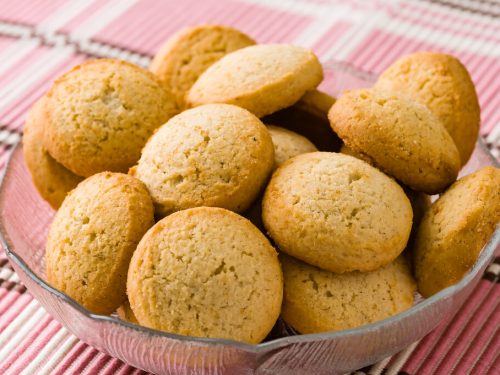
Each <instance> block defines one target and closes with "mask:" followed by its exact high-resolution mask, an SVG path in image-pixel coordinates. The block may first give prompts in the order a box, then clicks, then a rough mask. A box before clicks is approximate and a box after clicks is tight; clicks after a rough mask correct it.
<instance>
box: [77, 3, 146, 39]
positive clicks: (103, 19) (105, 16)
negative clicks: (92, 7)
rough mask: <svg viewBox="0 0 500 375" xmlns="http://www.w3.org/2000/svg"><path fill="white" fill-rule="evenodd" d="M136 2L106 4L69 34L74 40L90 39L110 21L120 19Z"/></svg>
mask: <svg viewBox="0 0 500 375" xmlns="http://www.w3.org/2000/svg"><path fill="white" fill-rule="evenodd" d="M136 2H137V0H114V1H110V2H109V3H107V4H106V5H105V6H104V7H102V8H101V9H100V10H99V11H98V12H97V13H96V14H94V15H93V16H92V17H90V18H89V19H88V20H87V21H85V22H83V23H82V24H81V25H80V26H78V27H77V28H76V29H75V30H73V31H72V32H71V38H72V39H74V40H86V39H90V38H91V37H92V36H93V35H95V34H97V33H98V32H99V31H101V30H103V29H104V28H105V27H106V26H107V25H108V24H109V23H110V22H111V21H113V20H115V19H117V18H118V17H120V16H121V15H122V14H123V13H124V12H126V11H127V10H128V9H129V8H130V7H131V6H132V5H133V4H135V3H136Z"/></svg>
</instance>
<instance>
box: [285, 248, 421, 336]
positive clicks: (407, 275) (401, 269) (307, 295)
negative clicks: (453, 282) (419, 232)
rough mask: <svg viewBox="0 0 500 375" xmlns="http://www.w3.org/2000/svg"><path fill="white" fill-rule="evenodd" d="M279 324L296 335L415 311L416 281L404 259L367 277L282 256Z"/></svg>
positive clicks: (358, 324) (363, 323) (354, 325)
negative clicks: (282, 283) (281, 293)
mask: <svg viewBox="0 0 500 375" xmlns="http://www.w3.org/2000/svg"><path fill="white" fill-rule="evenodd" d="M280 260H281V263H282V267H283V277H284V284H285V289H284V294H283V307H282V311H281V316H282V318H283V319H284V320H285V321H286V322H287V323H288V324H290V325H291V326H292V327H293V328H294V329H296V330H297V331H299V332H300V333H303V334H306V333H318V332H325V331H338V330H342V329H349V328H356V327H360V326H363V325H366V324H370V323H373V322H376V321H379V320H383V319H386V318H389V317H391V316H393V315H396V314H398V313H400V312H402V311H404V310H406V309H408V308H410V307H411V306H412V305H413V297H414V293H415V289H416V287H415V281H414V280H413V278H412V276H411V272H410V267H409V266H408V264H407V262H406V260H405V259H404V257H402V256H400V257H398V258H397V259H396V260H395V261H393V262H391V263H389V264H387V265H385V266H383V267H381V268H379V269H377V270H374V271H371V272H357V271H354V272H349V273H344V274H336V273H333V272H328V271H324V270H321V269H319V268H316V267H314V266H311V265H308V264H306V263H303V262H301V261H299V260H297V259H294V258H292V257H289V256H286V255H283V256H281V255H280Z"/></svg>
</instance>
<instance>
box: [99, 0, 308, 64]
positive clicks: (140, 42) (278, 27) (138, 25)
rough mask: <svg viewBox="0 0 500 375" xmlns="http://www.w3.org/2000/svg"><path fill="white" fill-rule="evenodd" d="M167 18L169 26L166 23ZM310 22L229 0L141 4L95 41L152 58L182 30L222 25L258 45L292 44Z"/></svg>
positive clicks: (148, 1) (148, 0) (149, 0)
mask: <svg viewBox="0 0 500 375" xmlns="http://www.w3.org/2000/svg"><path fill="white" fill-rule="evenodd" d="M187 9H189V11H187ZM166 18H169V19H170V22H168V23H165V19H166ZM309 22H310V18H309V17H304V16H298V15H294V14H291V13H287V12H280V11H276V10H271V9H269V8H264V7H262V6H259V5H253V4H246V3H240V2H237V1H231V0H220V1H215V0H209V1H203V2H200V1H198V0H185V1H184V2H183V3H182V7H180V6H179V3H178V2H177V1H175V0H168V1H161V2H158V1H154V0H140V1H139V2H138V3H137V4H135V5H133V6H132V7H131V8H130V9H128V10H127V11H126V12H125V14H123V15H122V16H121V17H120V18H119V19H118V20H116V21H114V22H113V23H111V24H110V25H109V27H107V28H106V29H105V30H103V31H102V32H100V33H98V35H96V39H97V40H99V41H104V42H107V43H111V44H115V45H118V46H127V47H128V48H130V49H132V50H136V51H140V52H142V53H149V54H152V53H154V52H156V49H157V48H158V47H159V45H160V44H161V43H163V41H164V40H165V39H167V38H168V37H169V36H170V35H171V34H172V33H173V32H175V31H177V30H179V29H180V28H182V27H185V26H192V25H196V24H200V23H222V24H225V25H229V26H237V27H238V28H239V29H240V30H242V31H244V32H247V33H248V34H249V35H251V36H252V37H255V38H256V39H258V40H259V41H260V42H268V41H274V42H280V41H291V40H293V39H294V38H295V37H296V36H297V35H298V34H299V33H300V32H301V31H302V30H304V28H305V27H306V26H307V25H308V24H309ZM152 25H157V26H156V27H155V26H152ZM160 26H163V27H160ZM150 39H153V40H154V43H152V42H149V41H150Z"/></svg>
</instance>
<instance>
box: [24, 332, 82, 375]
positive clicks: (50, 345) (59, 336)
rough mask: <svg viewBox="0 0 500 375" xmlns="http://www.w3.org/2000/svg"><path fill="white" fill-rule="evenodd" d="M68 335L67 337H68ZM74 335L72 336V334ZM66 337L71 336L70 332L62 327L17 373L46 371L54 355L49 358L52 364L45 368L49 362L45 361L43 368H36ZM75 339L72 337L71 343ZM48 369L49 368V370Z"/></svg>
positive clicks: (40, 372) (28, 373) (52, 365)
mask: <svg viewBox="0 0 500 375" xmlns="http://www.w3.org/2000/svg"><path fill="white" fill-rule="evenodd" d="M68 336H69V337H68ZM73 337H74V336H73ZM68 338H71V334H70V333H69V332H68V331H67V330H66V329H65V328H63V327H61V329H59V331H57V333H56V334H55V335H54V336H52V337H51V338H50V340H49V341H48V342H47V343H46V344H45V345H44V347H43V349H42V350H40V352H38V354H37V356H36V357H35V359H33V360H32V361H31V362H30V364H29V365H28V366H26V367H25V368H24V370H23V371H22V372H21V373H20V374H19V375H31V374H38V375H40V374H42V371H41V370H43V369H46V370H44V373H47V369H49V368H50V367H51V368H53V367H54V363H55V362H53V359H54V356H52V357H51V358H50V359H51V360H52V364H50V366H49V368H47V365H48V364H49V363H48V362H46V363H45V365H44V367H43V369H41V370H38V369H37V368H38V367H39V366H40V365H41V364H42V363H43V362H44V361H46V359H47V357H48V356H49V355H50V354H51V353H52V352H53V351H54V350H55V348H57V347H58V346H59V344H60V343H61V342H62V341H63V340H65V339H66V340H67V339H68ZM76 341H77V339H76V337H74V340H73V344H74V342H76ZM58 352H59V351H58ZM63 355H64V354H63ZM60 358H61V357H58V358H57V359H56V360H60ZM49 371H50V370H49Z"/></svg>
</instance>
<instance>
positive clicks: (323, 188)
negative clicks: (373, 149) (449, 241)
mask: <svg viewBox="0 0 500 375" xmlns="http://www.w3.org/2000/svg"><path fill="white" fill-rule="evenodd" d="M262 219H263V222H264V225H265V227H266V229H267V231H268V233H269V235H270V236H271V237H272V238H273V240H274V241H275V243H276V244H277V246H278V247H279V249H280V250H281V251H283V252H285V253H287V254H289V255H292V256H294V257H296V258H299V259H301V260H303V261H304V262H307V263H309V264H312V265H315V266H317V267H320V268H322V269H325V270H329V271H332V272H338V273H342V272H349V271H354V270H359V271H371V270H374V269H376V268H379V267H381V266H383V265H385V264H387V263H389V262H391V261H393V260H394V259H395V258H396V257H397V256H398V255H399V254H400V253H401V252H402V251H403V249H404V248H405V246H406V243H407V241H408V237H409V235H410V229H411V224H412V210H411V205H410V202H409V200H408V198H407V197H406V195H405V193H404V192H403V189H401V187H400V186H399V185H398V184H397V183H396V182H395V181H394V180H392V179H391V178H390V177H387V176H386V175H384V174H383V173H382V172H380V171H379V170H377V169H376V168H373V167H372V166H370V165H368V164H367V163H365V162H363V161H361V160H358V159H356V158H354V157H351V156H347V155H342V154H336V153H328V152H314V153H309V154H302V155H299V156H296V157H294V158H292V159H290V160H288V161H287V162H286V163H285V164H283V166H281V167H280V168H278V169H277V170H276V172H274V174H273V177H272V178H271V181H270V182H269V185H268V186H267V189H266V191H265V194H264V199H263V202H262Z"/></svg>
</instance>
